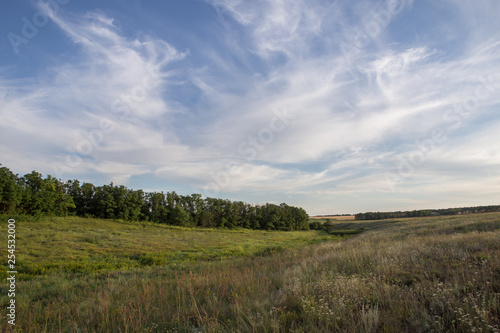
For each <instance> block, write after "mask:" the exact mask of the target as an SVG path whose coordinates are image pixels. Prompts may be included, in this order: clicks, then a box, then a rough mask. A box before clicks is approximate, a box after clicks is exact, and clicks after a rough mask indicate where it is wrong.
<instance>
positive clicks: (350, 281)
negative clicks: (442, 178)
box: [0, 213, 500, 333]
mask: <svg viewBox="0 0 500 333" xmlns="http://www.w3.org/2000/svg"><path fill="white" fill-rule="evenodd" d="M332 224H333V231H337V232H341V231H342V230H351V231H352V230H354V231H356V230H357V231H359V233H353V234H352V236H350V237H343V238H332V237H331V236H326V234H325V233H322V232H317V231H306V232H264V231H247V230H234V231H231V230H210V229H205V230H204V229H182V228H172V227H166V226H161V225H154V224H140V223H124V222H117V221H105V220H89V219H44V220H42V221H30V222H22V221H21V222H20V223H19V230H18V231H17V232H18V235H19V236H20V239H19V248H18V251H19V252H18V253H19V256H20V258H21V260H22V261H24V262H25V263H31V264H32V265H40V266H44V265H47V264H49V263H50V264H51V265H53V266H54V267H56V266H57V265H60V266H62V267H61V268H60V269H59V270H53V271H51V272H49V273H46V274H42V275H40V276H33V275H26V276H25V277H26V279H24V280H21V281H18V282H17V288H18V290H19V294H18V296H17V303H16V309H17V313H18V315H19V316H18V322H17V325H16V330H17V332H70V333H73V332H74V333H77V332H143V333H145V332H147V333H173V332H228V333H229V332H231V333H232V332H440V333H445V332H459V333H469V332H491V333H495V332H500V213H490V214H477V215H466V216H445V217H427V218H405V219H388V220H378V221H336V222H335V221H334V222H332ZM3 235H4V236H5V232H4V233H3ZM328 237H330V238H328ZM5 238H6V237H5ZM327 239H329V240H330V241H324V240H327ZM318 240H321V241H322V242H320V243H316V242H318ZM308 243H313V244H308ZM314 243H315V244H314ZM2 251H3V252H1V255H2V256H4V257H5V254H6V253H5V250H3V248H2ZM168 253H178V254H177V255H174V254H172V256H173V257H170V256H169V255H167V254H168ZM191 255H192V256H193V257H190V256H191ZM111 258H115V259H113V260H117V262H118V263H120V262H122V261H121V260H124V262H129V264H130V265H132V264H133V265H132V266H133V267H132V266H131V267H127V266H124V267H120V268H119V269H104V268H103V269H101V270H97V268H98V266H88V267H87V268H86V269H83V270H81V271H79V269H80V268H81V267H80V268H78V269H75V271H74V272H72V271H71V267H67V268H66V269H63V267H64V265H66V263H68V262H73V263H75V262H79V261H81V262H84V263H85V262H86V263H87V264H89V265H90V263H91V262H92V261H93V260H94V261H95V262H108V261H109V262H111V263H112V262H113V260H112V259H111ZM141 258H142V259H141ZM162 258H163V259H167V261H165V262H161V260H163V259H162ZM203 258H205V259H203ZM221 259H223V260H221ZM106 260H108V261H106ZM155 260H159V261H160V262H157V263H155ZM169 260H171V261H169ZM122 263H123V262H122ZM134 265H135V266H134ZM118 266H119V265H118ZM118 266H117V267H118ZM26 267H27V266H26ZM111 267H113V266H112V265H111ZM54 269H55V268H54ZM20 271H21V272H22V270H20ZM7 289H8V288H7V285H6V284H4V283H3V284H2V285H1V290H0V300H1V302H0V303H1V304H0V305H1V307H2V309H4V310H3V311H5V309H6V306H7V296H6V295H7ZM4 313H5V312H4ZM2 317H3V318H5V314H2ZM4 323H5V320H4V321H2V322H0V325H4V326H3V327H1V328H2V332H14V331H13V330H11V329H10V327H8V326H7V325H6V324H4Z"/></svg>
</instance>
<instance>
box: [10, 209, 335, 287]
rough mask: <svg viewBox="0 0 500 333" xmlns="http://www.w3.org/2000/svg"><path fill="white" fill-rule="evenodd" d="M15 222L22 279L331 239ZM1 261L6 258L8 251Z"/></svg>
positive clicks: (70, 220) (104, 223)
mask: <svg viewBox="0 0 500 333" xmlns="http://www.w3.org/2000/svg"><path fill="white" fill-rule="evenodd" d="M7 219H8V218H7V217H4V218H3V220H5V221H7ZM17 221H18V222H17V223H16V225H17V243H16V247H17V248H18V249H19V250H18V252H17V254H16V256H17V261H18V263H17V266H18V270H19V272H22V273H21V275H20V278H21V279H28V278H30V277H32V276H35V275H43V274H47V273H56V272H57V273H60V272H66V273H95V272H102V271H108V270H123V269H130V268H138V267H144V266H154V265H164V264H167V265H172V264H173V265H175V264H176V263H185V262H195V261H200V260H205V261H207V260H218V259H221V258H227V257H237V256H245V255H259V254H266V253H272V252H275V251H281V250H284V249H286V248H291V247H294V246H298V245H304V244H312V243H317V242H320V241H324V240H327V239H331V237H329V236H326V235H324V234H322V233H320V232H306V231H297V232H276V231H256V230H249V229H238V230H223V229H201V228H181V227H173V226H167V225H162V224H158V223H146V222H125V221H114V220H102V219H84V218H79V217H66V218H60V217H54V218H42V219H40V220H32V221H23V219H22V218H21V219H17ZM4 238H5V239H7V236H5V237H4ZM0 255H1V256H2V258H6V257H7V248H6V247H3V248H1V249H0ZM2 274H3V275H2V276H1V277H2V278H3V277H4V276H5V271H2Z"/></svg>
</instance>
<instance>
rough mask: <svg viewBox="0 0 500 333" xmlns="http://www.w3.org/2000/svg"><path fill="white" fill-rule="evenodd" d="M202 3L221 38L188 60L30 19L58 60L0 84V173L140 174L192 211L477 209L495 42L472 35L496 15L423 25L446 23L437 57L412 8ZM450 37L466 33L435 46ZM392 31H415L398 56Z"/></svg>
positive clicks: (484, 8) (129, 40) (489, 27)
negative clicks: (190, 203) (242, 205)
mask: <svg viewBox="0 0 500 333" xmlns="http://www.w3.org/2000/svg"><path fill="white" fill-rule="evenodd" d="M207 3H208V4H209V5H211V6H212V7H213V8H214V9H215V10H216V11H217V12H218V13H219V16H218V19H219V20H221V21H222V22H223V23H224V24H222V25H220V26H219V30H217V31H213V32H207V34H211V35H210V37H213V38H214V39H213V40H217V41H218V42H217V43H213V44H210V43H209V42H207V40H212V39H207V40H201V38H200V40H197V41H196V42H195V45H194V46H193V48H192V49H190V50H180V49H178V48H177V47H176V45H175V41H174V42H166V41H165V40H163V39H162V38H160V37H159V36H157V35H156V36H155V35H145V34H144V33H142V32H141V33H138V35H140V36H142V37H140V38H139V37H137V35H134V36H131V35H129V34H127V33H126V32H125V31H124V29H123V28H121V27H120V22H117V20H116V19H114V18H113V17H111V16H106V15H103V14H102V13H99V12H87V13H85V14H83V15H82V14H81V13H80V14H74V13H73V14H72V13H70V12H68V11H65V12H64V13H57V14H56V13H53V12H51V11H50V9H49V8H45V7H43V6H42V7H40V10H41V11H43V12H44V13H46V14H47V15H48V16H49V17H50V19H51V21H52V22H54V23H55V24H56V26H57V27H58V29H59V30H60V31H62V32H63V33H64V34H65V36H66V38H68V39H69V40H71V41H72V43H73V45H72V48H74V50H73V53H72V54H73V55H72V60H71V61H68V62H63V63H60V64H58V65H56V66H52V67H49V68H46V70H44V71H43V73H41V74H40V75H39V76H38V77H33V78H30V79H27V80H23V81H19V80H14V79H12V78H9V77H8V75H7V74H3V73H2V74H0V80H1V81H0V85H1V87H2V91H3V92H4V93H3V94H0V107H1V108H0V110H1V111H0V115H1V117H2V120H3V121H2V123H1V124H0V128H1V129H2V144H0V152H1V153H2V162H3V163H4V164H6V165H8V166H10V167H12V168H14V169H18V170H19V171H21V172H27V171H29V170H30V169H33V168H34V167H33V163H32V162H31V161H33V160H36V161H37V166H36V168H37V169H39V170H41V171H44V172H46V173H51V168H52V169H53V165H54V161H56V163H58V167H59V168H60V170H64V175H67V176H68V177H69V176H71V177H73V176H75V177H78V176H79V175H83V176H84V177H87V178H89V179H92V177H96V175H99V177H100V178H99V179H103V178H104V179H107V180H113V181H115V182H119V183H124V184H127V182H128V181H130V179H133V178H134V177H139V176H146V175H147V177H152V179H153V182H155V181H156V180H157V181H158V182H159V183H161V184H162V186H163V185H164V184H171V185H172V186H176V185H175V184H185V186H188V187H190V188H192V189H199V190H200V191H202V192H203V191H204V192H205V194H214V195H219V196H245V195H246V196H247V197H248V198H249V200H260V201H275V200H283V201H285V200H286V201H291V203H292V204H298V205H304V206H305V207H306V208H307V209H308V211H309V213H311V214H315V213H316V214H319V213H323V214H327V213H335V212H339V213H343V212H358V211H360V210H370V209H377V210H384V209H393V208H394V209H400V208H401V209H406V208H408V209H411V208H426V207H428V206H429V207H431V206H433V205H434V203H435V202H440V203H442V204H443V205H448V204H449V205H457V204H458V203H459V202H460V203H464V204H467V200H472V201H474V200H476V199H475V197H474V196H475V195H477V193H478V192H470V194H465V193H464V196H463V197H462V198H461V199H460V200H458V199H457V198H456V196H455V195H453V193H454V191H462V190H463V189H468V190H472V189H474V190H477V191H479V189H480V188H483V192H484V193H485V195H484V198H485V201H488V199H487V196H491V195H492V194H495V193H496V194H498V191H497V190H495V186H497V185H498V180H499V179H500V174H499V173H498V171H497V170H498V163H499V162H500V161H499V160H498V156H499V152H498V149H496V146H495V142H498V137H497V136H498V135H497V134H496V131H495V128H496V127H495V126H498V125H499V122H500V117H499V116H498V115H497V113H496V112H495V110H496V109H497V108H498V105H499V104H500V97H499V96H500V94H498V91H500V76H499V74H497V73H500V71H499V70H498V69H499V66H500V65H499V64H500V61H499V60H500V59H499V57H500V56H499V54H500V52H499V51H500V50H499V48H500V36H499V35H494V34H491V33H486V31H498V29H496V30H495V29H494V28H496V27H497V26H498V23H497V22H496V20H494V19H493V16H492V13H494V12H495V11H496V12H497V13H498V9H499V7H498V4H496V3H494V2H493V1H487V0H485V1H482V2H480V3H478V4H476V5H471V4H470V3H469V2H467V1H453V2H449V3H447V4H446V5H443V6H441V7H439V8H437V9H436V10H438V11H441V12H442V13H445V14H446V15H445V17H448V16H449V17H454V18H455V19H453V20H449V21H442V22H440V23H441V25H439V27H438V28H435V29H438V30H439V31H449V35H448V37H446V36H443V37H442V40H439V39H438V38H437V37H436V36H434V34H433V33H435V31H433V29H434V28H433V25H426V24H425V22H421V23H420V25H413V26H412V23H411V22H412V21H411V19H412V18H414V17H417V16H418V15H419V14H418V13H419V11H422V8H425V9H428V10H430V9H431V8H434V7H433V6H437V5H433V4H431V3H428V2H426V1H424V2H419V3H416V2H415V3H413V2H412V1H402V0H401V1H395V0H394V1H392V0H391V1H377V2H372V1H366V2H363V3H362V4H359V5H353V4H349V3H344V2H340V1H338V2H333V3H332V2H329V1H294V2H293V3H290V2H287V1H280V0H259V1H255V2H248V1H226V0H210V1H208V0H207ZM391 6H393V7H394V8H399V7H397V6H400V8H399V9H398V10H397V11H396V10H394V12H395V13H396V12H397V14H391V17H390V22H389V20H387V21H386V22H385V23H384V24H380V27H381V28H382V29H381V30H380V31H378V32H377V33H373V31H372V33H371V36H368V37H369V41H368V42H365V43H362V44H360V45H357V48H358V51H359V52H356V53H355V54H352V56H351V57H346V54H345V52H343V50H342V47H341V44H342V43H346V42H349V43H351V42H353V38H355V37H353V36H358V37H359V36H360V35H359V32H360V31H361V32H363V33H365V34H367V31H368V30H367V29H369V27H370V22H373V20H374V17H375V16H374V15H378V14H377V13H383V11H387V10H388V8H392V7H391ZM471 6H473V7H471ZM481 15H486V16H485V17H486V18H485V19H484V20H481V19H480V17H481ZM457 17H458V18H459V19H458V18H457ZM420 19H422V18H420ZM428 19H429V20H430V18H428ZM405 20H406V21H405ZM403 21H405V22H410V23H407V25H405V24H404V23H403ZM462 23H463V24H465V25H468V26H475V27H476V28H475V29H474V31H473V32H471V33H469V34H467V35H465V36H463V40H460V41H459V42H458V41H457V42H456V43H455V44H454V46H453V48H450V47H445V46H442V45H448V44H446V42H445V40H446V38H448V39H449V40H453V39H454V38H455V37H453V36H454V32H456V31H458V30H460V29H461V28H460V24H462ZM412 29H413V30H412ZM401 31H406V32H407V31H416V32H415V33H414V34H413V35H411V34H408V32H407V35H406V39H407V40H404V39H403V38H402V37H401V36H400V33H401ZM368 33H369V31H368ZM356 34H358V35H356ZM455 40H456V39H455ZM221 41H222V42H221ZM354 41H356V39H354ZM440 42H442V44H440ZM196 43H198V44H196ZM352 45H356V44H352ZM196 46H197V47H196ZM194 59H196V61H195V60H194ZM485 82H486V83H485ZM478 87H479V88H478ZM477 89H481V93H482V94H483V95H484V96H485V98H482V99H481V100H480V101H479V103H476V105H473V106H474V108H473V109H474V110H473V112H469V114H468V115H465V114H466V113H465V111H461V110H459V109H457V105H460V104H463V103H468V97H469V96H474V94H475V92H476V90H477ZM469 102H470V101H469ZM279 113H281V114H282V115H283V114H285V115H288V116H284V117H285V118H284V120H283V119H281V120H279V119H278V118H276V117H277V116H276V115H277V114H279ZM277 119H278V120H277ZM459 121H460V126H458V127H457V124H458V122H459ZM273 122H274V123H273ZM273 124H274V125H273ZM273 126H275V127H276V129H273ZM277 128H280V130H277ZM436 129H441V130H442V131H443V133H444V135H445V136H446V140H445V141H444V142H443V143H440V144H436V147H434V148H433V149H432V151H430V152H429V153H428V154H426V155H425V161H424V162H422V163H421V164H419V165H418V167H415V168H414V170H413V172H412V173H411V175H409V176H408V177H403V178H404V179H402V180H401V179H400V180H398V181H397V182H395V183H394V184H392V185H391V184H389V185H388V183H387V179H386V178H387V177H385V174H387V173H388V172H389V173H392V174H396V175H397V168H398V165H399V163H401V162H400V161H401V160H402V159H405V158H406V159H408V158H409V157H408V156H409V155H410V154H411V153H412V152H413V151H415V150H418V149H419V142H421V141H425V140H426V139H428V138H430V137H432V133H433V131H435V130H436ZM7 138H9V140H11V142H15V145H9V144H7V142H8V141H7ZM87 141H88V142H90V148H89V145H88V144H87V143H86V142H87ZM82 142H83V143H82ZM15 147H17V149H21V150H23V151H26V152H27V154H17V153H15V150H16V149H15ZM30 147H37V149H31V148H30ZM85 149H86V150H85ZM21 155H22V156H21ZM68 156H69V161H70V162H71V163H68ZM78 158H80V163H76V161H77V160H78ZM69 164H71V165H69ZM228 175H229V176H228ZM399 178H401V177H399ZM214 184H215V185H216V186H214ZM221 184H222V185H223V186H222V185H221ZM464 184H466V185H464ZM144 187H151V185H147V186H144ZM497 187H498V186H497ZM158 190H161V189H160V188H158ZM166 190H169V189H166ZM422 193H425V195H423V194H422ZM398 194H399V195H400V196H402V197H403V198H404V199H402V198H401V197H398ZM358 202H361V203H363V204H358ZM395 202H396V203H395ZM474 203H475V202H474ZM486 203H489V202H485V204H486ZM333 210H334V211H333Z"/></svg>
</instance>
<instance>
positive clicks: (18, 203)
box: [0, 164, 309, 230]
mask: <svg viewBox="0 0 500 333" xmlns="http://www.w3.org/2000/svg"><path fill="white" fill-rule="evenodd" d="M0 214H27V215H34V216H40V215H54V216H65V215H77V216H83V217H96V218H104V219H122V220H128V221H152V222H157V223H165V224H170V225H177V226H185V227H196V226H200V227H216V228H237V227H241V228H248V229H262V230H308V229H309V224H308V219H309V216H308V215H307V213H306V211H305V210H304V209H302V208H299V207H293V206H289V205H287V204H285V203H282V204H280V205H276V204H271V203H266V204H263V205H252V204H249V203H245V202H242V201H231V200H225V199H217V198H202V195H201V194H191V195H180V194H177V193H176V192H175V191H173V192H166V193H164V192H149V193H146V192H144V191H143V190H133V189H128V188H127V187H125V186H123V185H114V184H113V183H111V184H109V185H103V186H95V185H93V184H91V183H81V182H80V181H79V180H68V181H67V182H63V181H61V180H58V179H56V178H53V177H52V176H50V175H49V176H47V177H45V178H43V176H42V174H40V173H38V172H36V171H33V172H31V173H29V174H26V175H24V176H22V177H19V176H18V175H16V174H14V173H12V172H11V171H10V170H9V169H8V168H6V167H2V166H1V164H0Z"/></svg>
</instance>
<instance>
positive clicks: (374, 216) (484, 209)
mask: <svg viewBox="0 0 500 333" xmlns="http://www.w3.org/2000/svg"><path fill="white" fill-rule="evenodd" d="M492 212H500V205H497V206H477V207H461V208H446V209H422V210H412V211H398V212H367V213H359V214H356V215H355V216H354V218H355V219H356V220H383V219H393V218H403V217H425V216H445V215H460V214H480V213H492Z"/></svg>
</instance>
